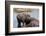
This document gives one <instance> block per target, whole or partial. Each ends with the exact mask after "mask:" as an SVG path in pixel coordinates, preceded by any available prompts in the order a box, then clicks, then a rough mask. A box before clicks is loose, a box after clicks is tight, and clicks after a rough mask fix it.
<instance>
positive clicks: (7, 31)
mask: <svg viewBox="0 0 46 36" xmlns="http://www.w3.org/2000/svg"><path fill="white" fill-rule="evenodd" d="M15 2H16V3H22V4H23V3H25V4H26V3H27V4H29V5H30V4H35V5H36V4H37V5H42V10H43V11H42V13H43V15H42V16H43V17H42V21H43V30H42V31H33V32H30V31H29V32H12V33H9V30H10V29H9V27H10V25H9V23H10V19H9V18H10V17H9V15H10V12H9V11H10V9H9V8H10V7H9V6H10V4H15ZM38 33H45V3H39V2H20V1H5V35H19V34H21V35H22V34H38Z"/></svg>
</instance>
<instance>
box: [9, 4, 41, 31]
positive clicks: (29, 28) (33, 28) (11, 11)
mask: <svg viewBox="0 0 46 36" xmlns="http://www.w3.org/2000/svg"><path fill="white" fill-rule="evenodd" d="M13 8H33V9H39V27H28V28H13ZM40 30H42V6H26V5H25V6H23V5H10V32H24V31H25V32H26V31H40Z"/></svg>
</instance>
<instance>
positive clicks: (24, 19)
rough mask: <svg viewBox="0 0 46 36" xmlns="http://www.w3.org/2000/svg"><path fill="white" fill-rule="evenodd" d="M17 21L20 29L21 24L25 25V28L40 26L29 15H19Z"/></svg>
mask: <svg viewBox="0 0 46 36" xmlns="http://www.w3.org/2000/svg"><path fill="white" fill-rule="evenodd" d="M17 20H18V27H21V22H22V23H23V27H35V26H39V21H38V20H37V19H35V18H32V17H31V16H30V15H29V14H18V15H17ZM24 24H25V26H24Z"/></svg>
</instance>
